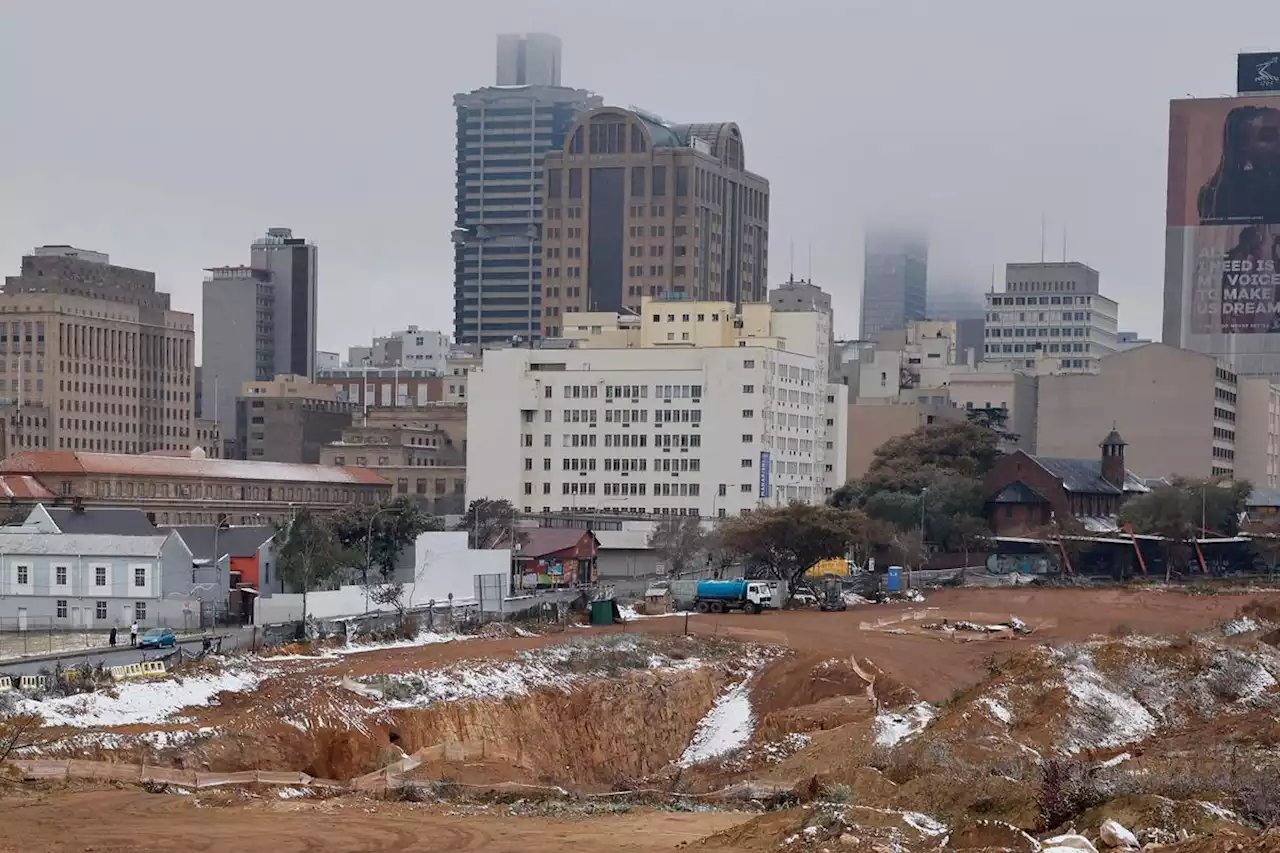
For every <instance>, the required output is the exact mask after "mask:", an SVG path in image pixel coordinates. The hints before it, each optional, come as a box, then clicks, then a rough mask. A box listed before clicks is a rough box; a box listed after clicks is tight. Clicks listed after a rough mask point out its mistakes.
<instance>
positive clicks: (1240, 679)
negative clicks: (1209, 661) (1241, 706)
mask: <svg viewBox="0 0 1280 853" xmlns="http://www.w3.org/2000/svg"><path fill="white" fill-rule="evenodd" d="M1255 675H1256V671H1255V669H1254V665H1253V664H1252V663H1250V662H1249V660H1248V659H1246V658H1244V657H1243V656H1241V655H1236V654H1228V655H1227V656H1226V657H1225V658H1223V659H1222V660H1219V661H1215V662H1214V664H1213V668H1212V670H1211V671H1210V673H1209V677H1208V679H1206V682H1205V684H1206V686H1207V687H1208V688H1209V692H1210V693H1212V694H1213V695H1214V696H1216V697H1217V698H1219V699H1221V700H1223V701H1224V702H1237V701H1239V700H1240V699H1243V698H1244V697H1245V696H1248V695H1249V693H1250V691H1251V690H1252V689H1253V685H1254V678H1255Z"/></svg>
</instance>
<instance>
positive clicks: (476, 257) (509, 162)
mask: <svg viewBox="0 0 1280 853" xmlns="http://www.w3.org/2000/svg"><path fill="white" fill-rule="evenodd" d="M498 45H499V48H498V63H497V65H498V68H497V72H498V73H497V79H498V83H499V85H497V86H488V87H485V88H482V89H476V90H475V91H473V92H467V93H465V94H459V95H455V96H454V99H453V103H454V107H455V108H456V110H457V116H458V148H457V207H456V211H457V213H456V217H455V220H454V231H453V241H454V279H453V282H454V284H453V301H454V339H455V340H456V341H457V342H458V343H460V344H475V343H479V344H498V343H507V342H510V341H511V340H512V339H516V338H518V339H521V340H524V341H529V340H532V339H536V338H538V337H539V336H540V334H541V324H540V316H541V315H540V310H541V294H540V292H539V291H540V288H541V282H542V243H541V240H542V234H541V225H542V201H543V191H542V174H543V170H542V161H543V156H544V155H545V154H546V153H547V151H548V150H552V149H558V148H560V147H561V146H562V145H563V144H564V139H565V133H566V132H567V131H568V129H569V126H570V125H571V124H572V123H573V120H574V117H575V116H577V115H578V113H580V112H582V111H584V110H587V109H589V108H591V107H594V106H599V105H600V103H601V100H600V98H599V97H597V96H595V95H592V94H591V93H590V92H588V91H586V90H584V89H569V88H565V87H562V86H560V85H559V82H560V45H559V41H558V40H557V39H555V38H554V37H553V36H544V35H530V36H500V37H499V40H498Z"/></svg>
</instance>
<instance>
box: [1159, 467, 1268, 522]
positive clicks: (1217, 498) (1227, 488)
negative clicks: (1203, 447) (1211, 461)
mask: <svg viewBox="0 0 1280 853" xmlns="http://www.w3.org/2000/svg"><path fill="white" fill-rule="evenodd" d="M1173 485H1174V487H1175V488H1179V489H1182V490H1183V491H1184V492H1186V493H1187V494H1188V495H1189V496H1190V497H1191V498H1192V500H1193V501H1194V503H1195V504H1196V508H1197V514H1196V516H1195V522H1196V527H1197V528H1198V527H1200V524H1201V522H1203V523H1204V526H1205V527H1207V528H1208V529H1209V530H1212V531H1213V532H1214V533H1220V534H1222V535H1223V536H1235V535H1236V534H1237V533H1238V532H1239V531H1240V517H1241V516H1242V515H1244V513H1245V508H1246V502H1247V501H1248V499H1249V493H1250V492H1252V491H1253V484H1252V483H1250V482H1249V481H1247V480H1231V479H1228V478H1226V477H1209V478H1205V479H1196V478H1191V477H1178V478H1177V479H1175V480H1174V481H1173Z"/></svg>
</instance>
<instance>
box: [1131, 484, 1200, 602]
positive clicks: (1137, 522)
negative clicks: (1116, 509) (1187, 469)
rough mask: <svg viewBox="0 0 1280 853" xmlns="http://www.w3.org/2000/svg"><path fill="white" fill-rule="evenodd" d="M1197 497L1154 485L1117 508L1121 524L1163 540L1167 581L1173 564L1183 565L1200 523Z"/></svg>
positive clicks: (1162, 546) (1171, 488) (1172, 487)
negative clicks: (1149, 489)
mask: <svg viewBox="0 0 1280 853" xmlns="http://www.w3.org/2000/svg"><path fill="white" fill-rule="evenodd" d="M1198 498H1199V495H1198V494H1195V495H1193V494H1192V492H1189V491H1187V490H1186V489H1184V488H1182V487H1180V486H1176V485H1169V486H1157V487H1156V488H1154V489H1152V490H1151V491H1149V492H1147V493H1146V494H1142V495H1138V496H1136V497H1134V498H1131V499H1130V500H1129V501H1127V502H1126V503H1125V505H1124V506H1123V507H1121V509H1120V521H1121V522H1122V523H1124V524H1129V525H1132V527H1133V531H1134V532H1135V533H1142V534H1145V535H1148V536H1159V537H1161V538H1162V542H1161V550H1162V551H1163V554H1164V566H1165V568H1164V576H1165V580H1169V577H1170V575H1171V574H1172V571H1173V564H1174V562H1175V561H1176V562H1185V560H1186V558H1187V556H1188V553H1189V551H1190V543H1191V542H1192V541H1193V540H1194V539H1195V538H1196V528H1197V527H1198V526H1199V524H1200V501H1199V499H1198Z"/></svg>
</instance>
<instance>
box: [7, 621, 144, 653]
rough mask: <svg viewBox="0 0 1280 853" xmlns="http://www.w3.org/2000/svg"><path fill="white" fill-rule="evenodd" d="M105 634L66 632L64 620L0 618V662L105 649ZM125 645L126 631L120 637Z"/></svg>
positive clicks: (92, 630) (93, 630)
mask: <svg viewBox="0 0 1280 853" xmlns="http://www.w3.org/2000/svg"><path fill="white" fill-rule="evenodd" d="M109 633H110V632H109V631H103V630H101V629H96V628H75V629H68V628H67V620H65V619H53V618H49V617H43V618H42V617H22V618H21V619H18V618H15V617H12V616H4V617H0V659H4V658H13V657H20V656H23V655H40V654H54V653H56V652H66V651H75V650H77V649H92V648H97V647H100V646H105V645H107V640H108V636H109ZM120 640H121V641H123V643H124V644H125V645H128V644H129V631H128V629H125V630H124V631H123V632H122V633H121V634H120Z"/></svg>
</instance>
